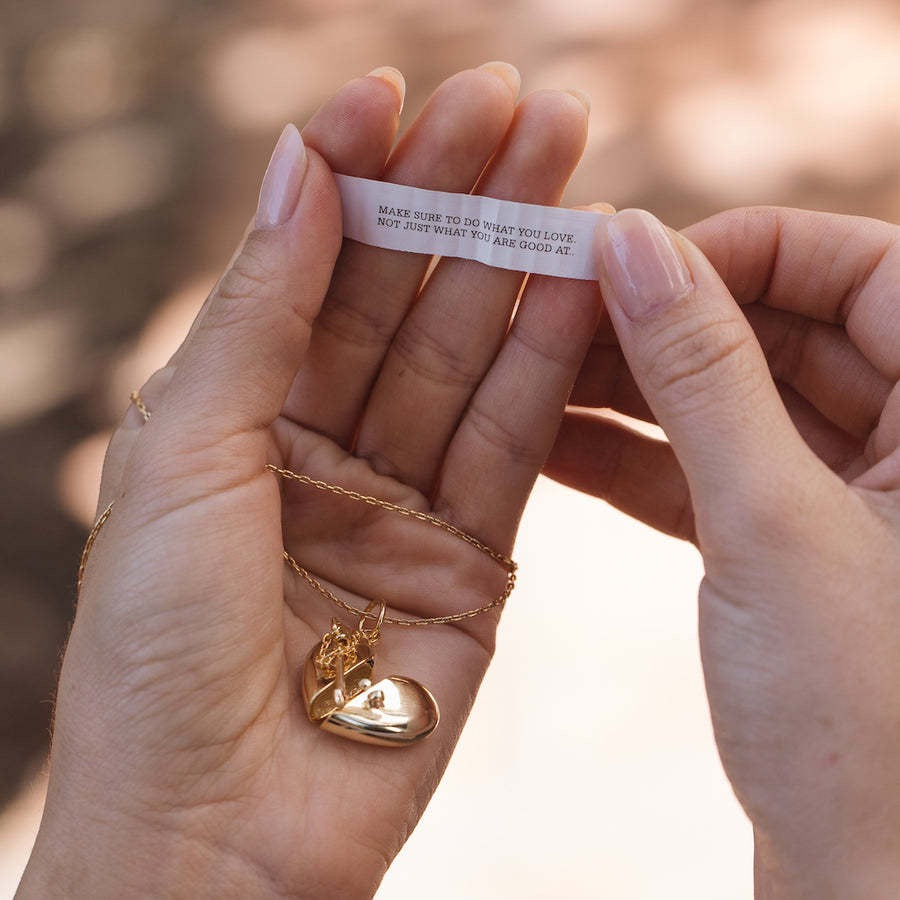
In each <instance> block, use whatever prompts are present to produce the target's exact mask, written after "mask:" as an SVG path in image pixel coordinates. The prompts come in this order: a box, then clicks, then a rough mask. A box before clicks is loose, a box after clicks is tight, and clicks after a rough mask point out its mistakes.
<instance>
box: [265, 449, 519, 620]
mask: <svg viewBox="0 0 900 900" xmlns="http://www.w3.org/2000/svg"><path fill="white" fill-rule="evenodd" d="M266 468H267V469H268V470H269V471H270V472H274V473H275V474H276V475H280V476H281V477H282V478H286V479H288V480H289V481H299V482H300V483H301V484H306V485H309V487H313V488H315V489H316V490H319V491H326V492H328V493H331V494H337V495H338V496H341V497H347V498H348V499H350V500H355V501H357V502H358V503H365V504H366V505H367V506H374V507H377V508H378V509H384V510H387V511H388V512H395V513H397V514H398V515H401V516H406V517H407V518H410V519H416V520H418V521H419V522H425V523H427V524H429V525H433V526H434V527H435V528H440V529H441V530H442V531H446V532H447V533H448V534H452V535H453V536H454V537H458V538H460V539H461V540H463V541H465V542H466V543H467V544H471V546H473V547H475V548H476V549H477V550H480V551H481V552H482V553H484V554H485V556H489V557H490V558H491V559H493V560H494V561H495V562H498V563H500V564H501V565H503V566H504V567H505V568H506V570H507V572H506V585H505V587H504V588H503V592H502V593H501V594H500V595H499V596H497V597H495V598H494V599H493V600H491V601H489V602H488V603H485V604H484V605H483V606H479V607H477V608H475V609H467V610H465V611H463V612H458V613H449V614H448V615H446V616H429V617H427V618H421V619H398V618H396V617H395V616H385V617H384V621H385V623H387V624H388V625H404V626H406V627H411V626H416V625H446V624H449V623H450V622H461V621H463V620H464V619H474V618H475V616H480V615H481V614H482V613H486V612H488V611H489V610H491V609H494V608H495V607H497V606H500V605H501V604H503V603H505V602H506V601H507V600H508V599H509V595H510V594H511V593H512V592H513V590H514V588H515V586H516V570H517V568H518V566H517V565H516V563H515V561H514V560H513V559H511V558H510V557H508V556H505V555H504V554H502V553H500V552H499V551H498V550H494V549H493V548H492V547H489V546H488V545H487V544H484V543H482V542H481V541H479V540H478V538H476V537H473V536H472V535H471V534H468V533H467V532H465V531H463V530H462V529H461V528H457V527H456V526H455V525H451V524H450V523H449V522H445V521H444V520H443V519H441V518H440V517H438V516H435V515H433V514H432V513H425V512H420V511H419V510H417V509H410V508H409V507H407V506H399V505H398V504H396V503H391V502H389V501H388V500H381V499H379V498H378V497H370V496H369V495H368V494H361V493H359V491H352V490H350V489H348V488H344V487H341V486H340V485H337V484H329V482H327V481H320V480H319V479H317V478H311V477H310V476H309V475H302V474H300V473H298V472H292V471H291V470H290V469H282V468H280V467H279V466H274V465H272V464H271V463H270V464H269V465H267V466H266ZM283 555H284V560H285V562H286V563H287V564H288V565H289V566H290V567H291V569H293V570H294V572H295V573H296V574H297V575H299V576H300V577H301V578H302V579H303V580H304V581H305V582H306V583H307V584H308V585H309V586H310V587H311V588H313V589H315V590H316V591H318V592H319V593H320V594H321V595H322V596H323V597H326V598H328V599H329V600H330V601H331V602H332V603H334V604H336V605H337V606H340V607H341V609H344V610H346V611H347V612H349V613H353V614H354V615H357V616H364V615H365V614H366V611H365V610H362V609H358V608H357V607H355V606H353V605H351V604H350V603H347V601H346V600H342V599H341V598H340V597H338V596H337V594H335V593H334V592H333V591H330V590H328V588H327V587H325V585H324V584H322V582H321V581H319V579H318V578H316V577H315V576H314V575H312V574H311V573H310V572H309V571H308V570H307V569H304V568H303V566H301V565H300V563H298V562H297V560H296V559H294V557H293V556H291V554H290V553H288V551H287V550H285V551H284V553H283Z"/></svg>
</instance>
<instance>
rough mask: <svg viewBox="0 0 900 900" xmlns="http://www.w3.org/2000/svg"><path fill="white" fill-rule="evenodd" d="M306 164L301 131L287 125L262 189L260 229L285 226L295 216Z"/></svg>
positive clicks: (258, 220) (259, 207)
mask: <svg viewBox="0 0 900 900" xmlns="http://www.w3.org/2000/svg"><path fill="white" fill-rule="evenodd" d="M307 164H308V160H307V156H306V147H304V146H303V138H301V137H300V132H299V131H297V129H296V128H295V127H294V126H293V125H285V126H284V131H282V132H281V137H280V138H278V143H277V144H276V145H275V149H274V150H273V151H272V158H271V159H270V160H269V166H268V168H267V169H266V174H265V176H263V181H262V187H261V188H260V189H259V204H258V205H257V208H256V227H257V228H274V227H276V226H278V225H283V224H284V223H285V222H287V220H288V219H289V218H290V217H291V216H292V215H293V212H294V210H295V209H296V208H297V201H298V200H299V199H300V187H301V185H302V184H303V178H304V176H305V175H306V167H307Z"/></svg>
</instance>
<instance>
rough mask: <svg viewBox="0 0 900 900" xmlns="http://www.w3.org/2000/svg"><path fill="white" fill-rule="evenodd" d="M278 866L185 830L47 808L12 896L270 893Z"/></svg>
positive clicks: (20, 898) (274, 889) (47, 899)
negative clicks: (75, 817) (62, 814)
mask: <svg viewBox="0 0 900 900" xmlns="http://www.w3.org/2000/svg"><path fill="white" fill-rule="evenodd" d="M276 874H277V873H265V872H263V871H262V870H261V869H260V868H259V867H257V866H255V865H254V864H253V863H252V862H251V861H250V860H247V859H244V858H242V857H240V856H239V855H238V854H236V853H234V852H232V851H230V850H229V849H228V848H226V847H223V846H214V845H213V844H212V843H210V842H209V841H207V840H201V839H199V838H197V837H193V836H191V834H190V833H189V832H186V831H180V830H178V831H176V830H166V829H162V828H159V827H157V826H156V825H144V824H141V823H137V822H127V821H121V820H117V819H113V818H110V819H109V820H107V821H102V822H97V821H88V820H87V817H84V819H83V820H80V821H68V822H66V821H61V820H60V819H57V818H54V817H52V816H50V817H48V816H47V815H45V817H44V820H43V821H42V823H41V828H40V831H39V832H38V836H37V839H36V841H35V845H34V849H33V850H32V853H31V857H30V859H29V861H28V866H27V867H26V869H25V872H24V874H23V877H22V881H21V883H20V885H19V890H18V892H17V894H16V898H17V900H30V898H41V900H53V898H57V897H58V898H67V900H68V898H82V897H83V898H97V897H113V896H172V897H175V896H184V897H204V896H246V897H250V896H269V895H277V894H278V893H279V891H283V890H284V886H283V885H279V884H278V883H277V881H276V879H275V877H270V876H274V875H276Z"/></svg>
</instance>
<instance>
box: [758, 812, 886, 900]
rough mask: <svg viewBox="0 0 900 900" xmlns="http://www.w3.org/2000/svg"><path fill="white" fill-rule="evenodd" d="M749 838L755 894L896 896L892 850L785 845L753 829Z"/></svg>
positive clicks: (791, 899)
mask: <svg viewBox="0 0 900 900" xmlns="http://www.w3.org/2000/svg"><path fill="white" fill-rule="evenodd" d="M894 837H895V838H897V837H900V836H894ZM753 843H754V854H753V884H754V897H755V898H757V900H800V898H803V900H806V898H816V900H820V898H822V900H825V898H838V897H840V898H841V900H857V898H858V900H882V898H883V900H893V898H896V896H897V890H898V885H900V857H898V856H897V855H896V854H895V853H893V852H890V851H887V852H884V853H882V852H881V850H880V848H875V847H870V848H866V850H865V852H860V850H859V848H852V847H850V846H847V845H844V846H839V845H835V846H834V847H832V848H830V849H823V848H817V849H816V850H808V851H800V850H797V849H796V848H795V849H793V850H791V851H787V850H786V849H784V848H782V847H779V846H777V845H776V844H775V842H773V841H771V840H769V839H767V838H766V837H765V836H764V835H761V834H760V833H759V831H758V830H756V829H754V840H753ZM893 843H896V840H895V841H893Z"/></svg>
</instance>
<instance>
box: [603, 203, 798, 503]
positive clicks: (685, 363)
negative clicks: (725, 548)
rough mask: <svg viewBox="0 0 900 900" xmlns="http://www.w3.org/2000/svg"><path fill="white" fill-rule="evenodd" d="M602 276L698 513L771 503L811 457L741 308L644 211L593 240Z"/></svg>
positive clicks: (680, 241) (692, 250) (700, 259)
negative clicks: (726, 500) (739, 502)
mask: <svg viewBox="0 0 900 900" xmlns="http://www.w3.org/2000/svg"><path fill="white" fill-rule="evenodd" d="M598 243H599V249H600V253H601V257H602V263H603V270H604V271H603V274H602V276H601V279H600V283H601V288H602V290H603V296H604V299H605V301H606V305H607V307H608V309H609V315H610V319H611V321H612V324H613V327H614V328H615V330H616V333H617V335H618V338H619V342H620V344H621V347H622V351H623V353H624V355H625V358H626V359H627V361H628V364H629V366H630V368H631V370H632V373H633V374H634V378H635V380H636V382H637V384H638V386H639V387H640V389H641V391H642V392H643V394H644V397H645V398H646V400H647V403H648V404H649V405H650V408H651V409H652V410H653V413H654V415H655V416H656V418H657V421H658V422H659V424H660V425H661V426H662V428H663V429H664V430H665V432H666V434H667V436H668V438H669V440H670V442H671V445H672V449H673V450H674V451H675V454H676V456H677V457H678V460H679V462H680V463H681V465H682V467H683V468H684V471H685V474H686V476H687V479H688V483H689V485H690V489H691V496H692V500H693V502H694V505H695V508H696V510H697V512H698V515H702V514H703V511H704V509H706V510H709V509H713V508H715V504H719V506H723V505H725V506H728V505H731V504H722V500H723V497H730V498H738V499H741V498H743V499H744V500H748V499H750V498H752V500H753V502H756V503H759V502H766V498H771V497H772V496H773V495H774V492H776V491H778V490H779V488H780V487H783V485H784V484H785V482H786V481H788V480H789V479H788V477H787V476H789V475H791V474H793V473H794V472H796V466H795V465H794V464H795V463H797V462H798V461H800V460H802V461H803V462H804V463H808V461H809V459H810V454H809V451H808V448H807V447H806V445H805V444H804V443H803V441H802V439H801V438H800V436H799V434H798V433H797V431H796V430H795V428H794V426H793V424H792V422H791V420H790V418H789V416H788V414H787V412H786V410H785V408H784V404H783V403H782V402H781V398H780V397H779V395H778V391H777V389H776V387H775V384H774V382H773V380H772V378H771V376H770V375H769V369H768V365H767V363H766V359H765V356H764V354H763V352H762V349H761V348H760V345H759V343H758V342H757V340H756V336H755V335H754V333H753V330H752V328H751V327H750V325H749V323H748V322H747V319H746V318H745V316H744V315H743V313H742V312H741V309H740V307H739V306H738V304H737V302H736V301H735V300H734V298H733V297H732V296H731V294H730V293H729V292H728V289H727V288H726V287H725V285H724V284H723V283H722V280H721V279H720V278H719V276H718V274H717V273H716V271H715V269H714V268H713V267H712V265H711V264H710V263H709V261H708V260H707V259H706V257H704V256H703V254H702V253H701V252H700V251H699V250H698V249H697V248H696V247H695V246H694V245H693V244H691V243H690V242H688V241H687V240H686V239H684V238H682V237H680V236H679V235H676V234H674V233H672V232H670V231H668V230H667V229H666V228H665V227H664V226H663V225H662V224H661V223H660V222H659V220H658V219H656V218H655V217H654V216H652V215H651V214H650V213H648V212H644V211H643V210H635V209H629V210H624V211H623V212H620V213H618V214H617V215H615V216H613V217H611V218H610V219H609V220H608V222H607V223H606V225H605V227H603V226H601V228H600V230H599V232H598Z"/></svg>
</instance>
